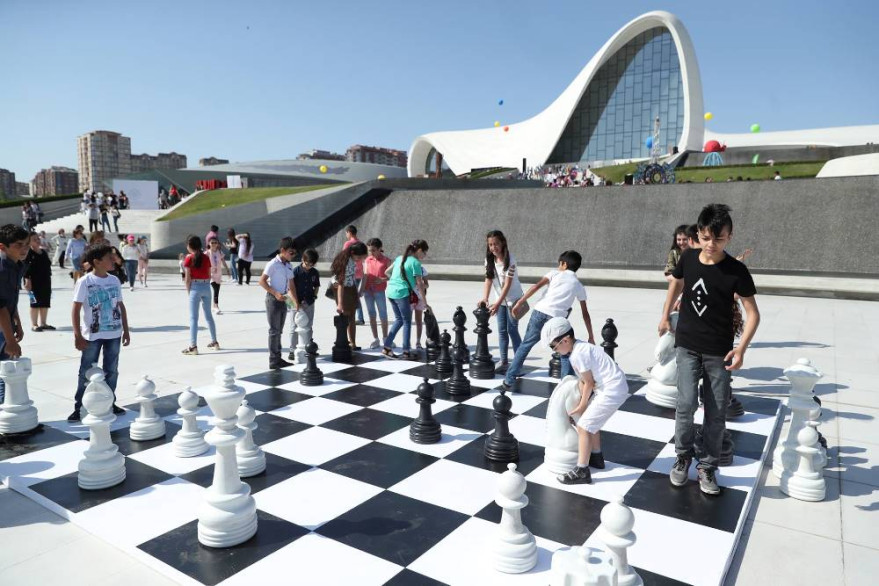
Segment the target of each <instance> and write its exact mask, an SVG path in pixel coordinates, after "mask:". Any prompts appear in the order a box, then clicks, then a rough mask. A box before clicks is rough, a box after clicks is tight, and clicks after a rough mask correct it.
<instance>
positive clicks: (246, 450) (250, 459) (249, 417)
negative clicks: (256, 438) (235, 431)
mask: <svg viewBox="0 0 879 586" xmlns="http://www.w3.org/2000/svg"><path fill="white" fill-rule="evenodd" d="M237 415H238V427H240V428H241V429H243V430H244V439H242V440H241V441H240V442H238V444H237V445H236V446H235V452H236V453H237V456H238V475H239V476H240V477H241V478H249V477H251V476H256V475H257V474H260V473H261V472H263V471H264V470H265V469H266V454H265V452H263V451H262V448H260V447H259V446H258V445H256V444H255V443H253V432H254V430H256V428H257V427H259V425H257V423H256V422H255V421H254V419H256V411H254V410H253V407H251V406H250V405H248V404H247V401H241V406H240V407H238V412H237Z"/></svg>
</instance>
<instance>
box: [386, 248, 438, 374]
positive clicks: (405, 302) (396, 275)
mask: <svg viewBox="0 0 879 586" xmlns="http://www.w3.org/2000/svg"><path fill="white" fill-rule="evenodd" d="M427 249H428V246H427V242H425V241H424V240H413V241H412V243H411V244H410V245H409V246H407V247H406V250H405V251H404V252H403V255H402V256H398V257H397V258H396V260H394V264H393V265H391V267H390V268H389V269H388V270H387V272H386V273H385V275H386V276H387V277H388V287H387V289H385V295H386V296H387V298H388V301H390V303H391V309H393V310H394V323H393V325H391V329H390V331H389V332H388V335H387V336H386V337H385V340H384V348H383V349H382V354H384V355H385V356H387V357H388V358H404V359H413V358H415V355H414V354H413V353H412V352H411V350H410V348H411V346H410V345H409V344H410V337H411V330H412V305H411V303H412V301H411V300H410V295H411V296H413V297H415V301H417V293H416V292H417V291H420V292H421V295H422V297H423V296H424V281H423V280H422V279H421V275H422V269H421V261H422V260H424V257H426V256H427ZM400 328H402V329H403V353H402V354H401V355H400V356H397V355H396V354H394V352H393V351H392V350H391V344H393V343H394V338H395V337H396V335H397V332H399V331H400Z"/></svg>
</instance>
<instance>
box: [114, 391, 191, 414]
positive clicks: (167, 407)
mask: <svg viewBox="0 0 879 586" xmlns="http://www.w3.org/2000/svg"><path fill="white" fill-rule="evenodd" d="M180 395H181V393H174V394H173V395H163V396H161V397H159V398H158V399H156V401H155V403H153V408H154V409H155V410H156V415H158V416H159V417H168V416H169V415H174V414H176V413H177V409H179V408H180V404H179V403H178V402H177V401H178V400H179V399H180ZM207 404H208V403H207V401H205V399H204V397H202V396H199V397H198V406H199V407H206V406H207ZM123 407H125V408H126V409H128V410H129V411H135V412H138V413H139V412H140V402H139V401H135V402H133V403H129V404H127V405H123Z"/></svg>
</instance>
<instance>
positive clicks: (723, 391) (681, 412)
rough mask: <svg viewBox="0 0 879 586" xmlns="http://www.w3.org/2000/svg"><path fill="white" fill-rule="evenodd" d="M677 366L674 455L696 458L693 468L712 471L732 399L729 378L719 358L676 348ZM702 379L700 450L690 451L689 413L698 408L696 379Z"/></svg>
mask: <svg viewBox="0 0 879 586" xmlns="http://www.w3.org/2000/svg"><path fill="white" fill-rule="evenodd" d="M675 358H676V359H677V365H678V398H677V403H676V405H675V453H677V455H678V456H685V457H687V458H692V457H693V456H698V457H699V464H698V466H697V468H703V469H705V470H714V469H716V468H717V463H718V461H719V460H720V449H721V446H722V445H723V432H724V430H726V408H727V406H728V405H729V401H730V398H731V397H732V387H731V385H730V379H731V375H730V372H729V371H728V370H726V368H725V364H724V360H723V358H724V357H723V356H714V355H710V354H702V353H700V352H693V351H692V350H687V349H686V348H681V347H680V346H679V347H677V348H676V349H675ZM700 379H701V380H702V390H703V393H702V405H703V409H704V412H705V413H704V417H703V420H702V449H701V453H699V454H697V453H696V450H695V448H694V443H695V435H696V427H695V425H694V424H693V414H694V413H696V409H697V408H698V407H699V380H700Z"/></svg>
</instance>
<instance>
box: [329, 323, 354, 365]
mask: <svg viewBox="0 0 879 586" xmlns="http://www.w3.org/2000/svg"><path fill="white" fill-rule="evenodd" d="M333 325H334V326H336V343H335V344H333V354H332V357H333V362H350V361H351V344H349V343H348V317H347V316H345V315H343V314H338V315H336V316H335V317H334V318H333Z"/></svg>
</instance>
